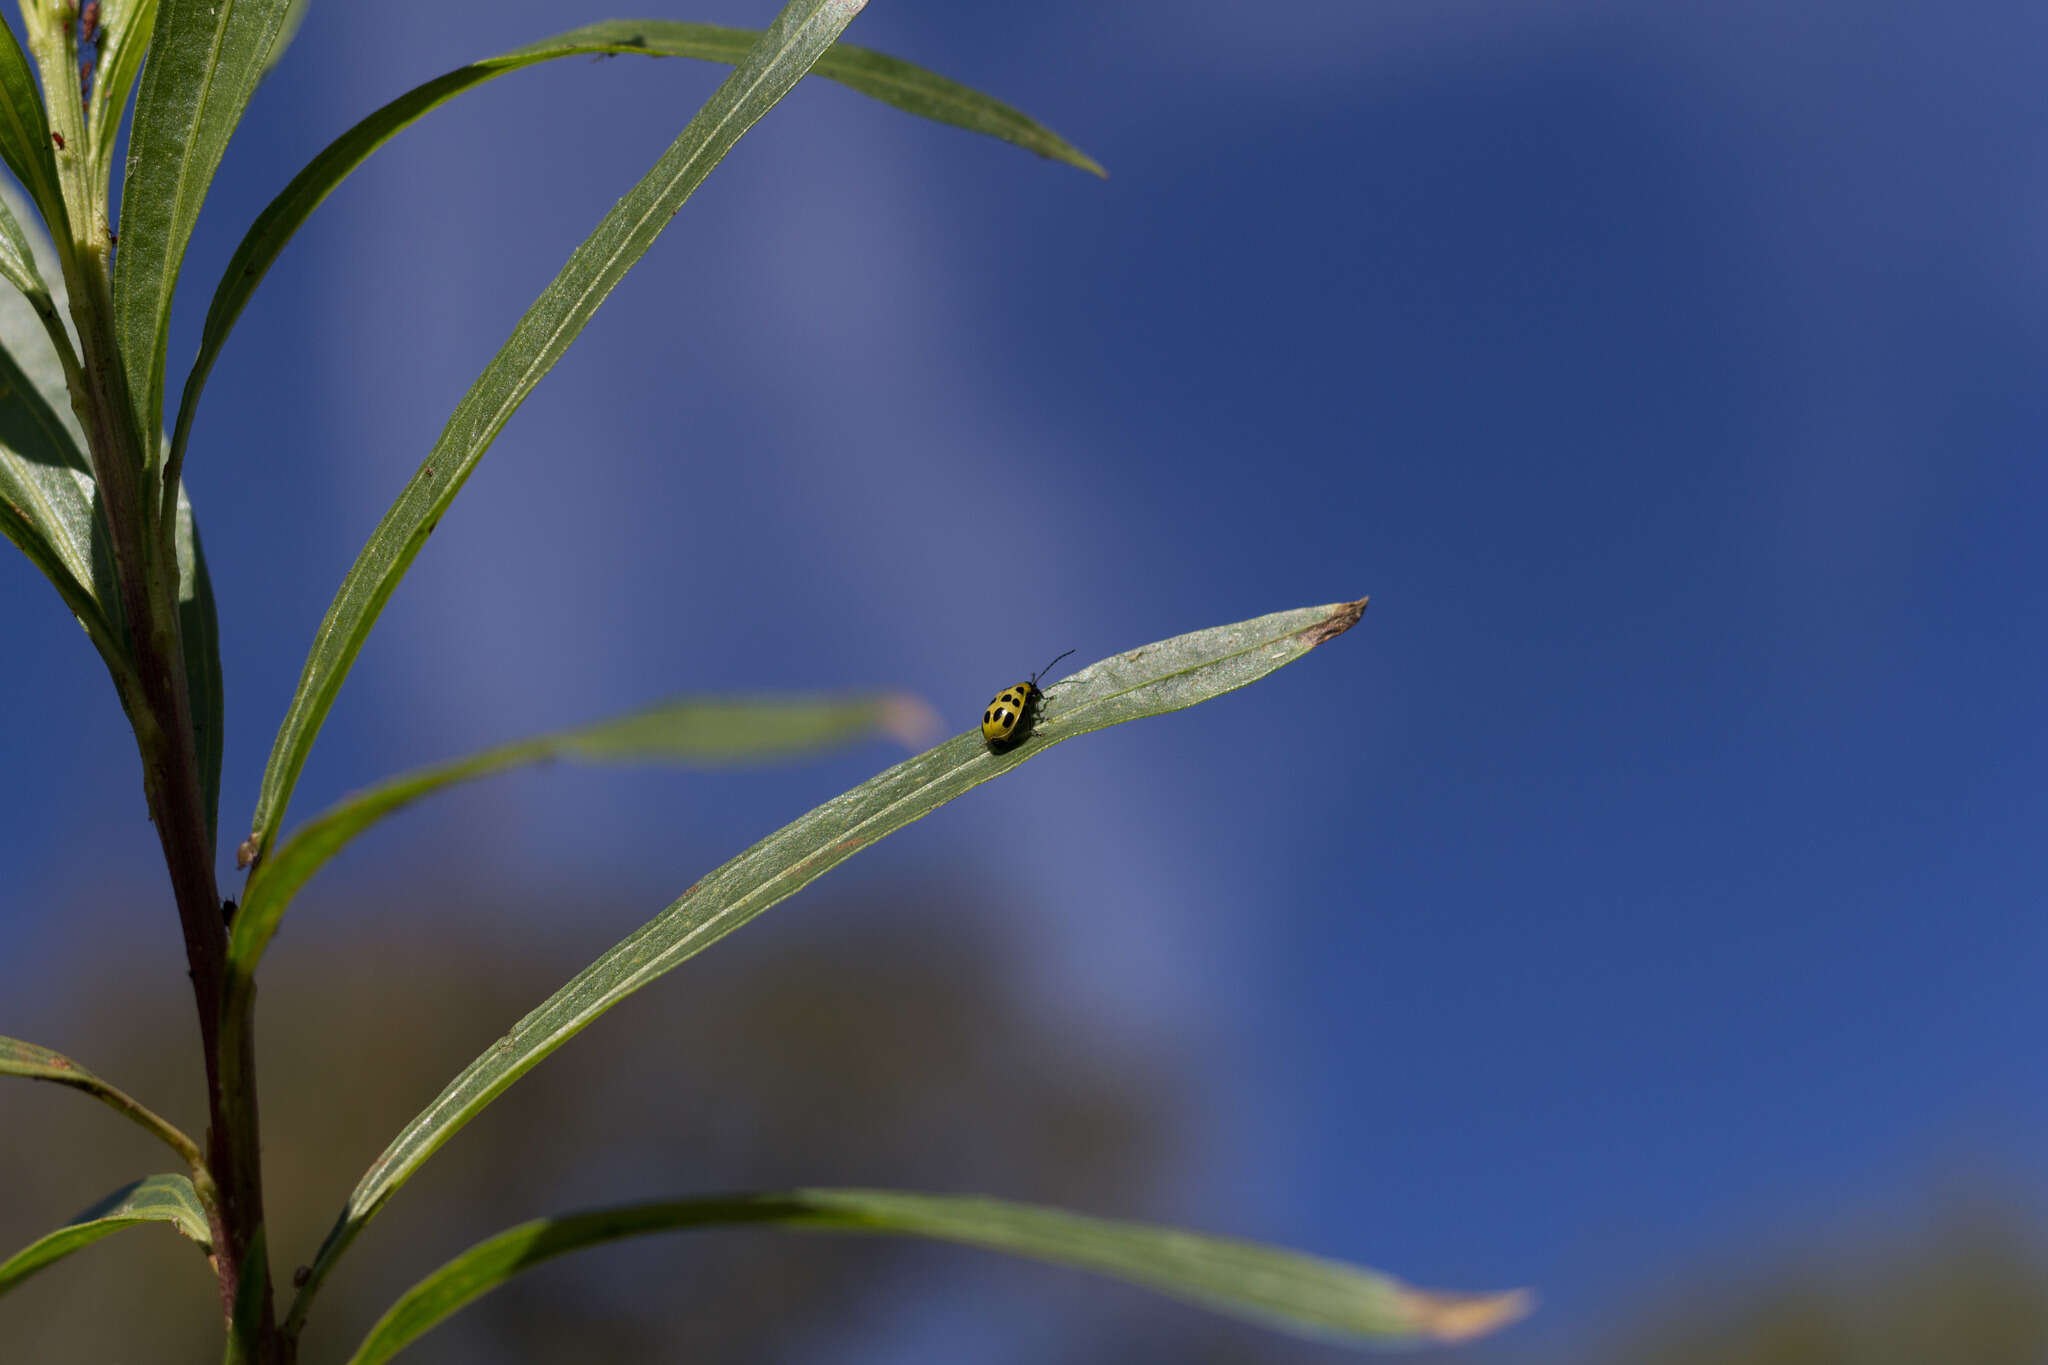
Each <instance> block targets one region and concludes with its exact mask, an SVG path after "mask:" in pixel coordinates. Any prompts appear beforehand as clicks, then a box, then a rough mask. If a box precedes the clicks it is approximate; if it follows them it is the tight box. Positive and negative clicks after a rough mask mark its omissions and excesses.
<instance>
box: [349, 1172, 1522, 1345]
mask: <svg viewBox="0 0 2048 1365" xmlns="http://www.w3.org/2000/svg"><path fill="white" fill-rule="evenodd" d="M760 1223H768V1224H775V1225H779V1226H782V1227H789V1228H800V1229H804V1230H807V1231H817V1232H853V1233H871V1234H882V1235H887V1236H897V1237H924V1238H931V1239H933V1240H936V1241H942V1242H955V1243H959V1244H961V1245H963V1246H971V1247H980V1248H982V1249H984V1250H987V1251H996V1252H1001V1253H1003V1254H1005V1255H1009V1256H1022V1257H1025V1258H1027V1259H1029V1260H1034V1261H1046V1262H1049V1263H1051V1264H1053V1265H1062V1266H1071V1267H1074V1268H1075V1269H1079V1270H1086V1271H1091V1272H1093V1273H1095V1274H1098V1275H1107V1276H1109V1277H1110V1278H1112V1279H1118V1280H1124V1281H1126V1282H1128V1283H1131V1284H1136V1285H1142V1286H1144V1287H1145V1288H1147V1289H1154V1290H1157V1291H1158V1292H1160V1293H1162V1294H1167V1295H1170V1296H1172V1297H1174V1298H1177V1299H1183V1300H1185V1301H1187V1302H1189V1303H1193V1304H1197V1305H1199V1306H1201V1307H1203V1308H1208V1309H1212V1310H1214V1311H1215V1312H1218V1313H1224V1314H1228V1315H1229V1316H1231V1317H1236V1318H1247V1319H1250V1320H1252V1321H1254V1322H1260V1323H1264V1324H1266V1325H1268V1326H1272V1327H1278V1328H1280V1329H1282V1330H1285V1331H1292V1332H1298V1333H1302V1334H1304V1335H1309V1336H1316V1337H1324V1338H1334V1339H1337V1340H1342V1341H1352V1342H1358V1343H1362V1344H1369V1345H1374V1346H1426V1345H1437V1344H1441V1343H1445V1342H1455V1341H1469V1340H1471V1339H1472V1338H1474V1337H1480V1336H1485V1335H1486V1334H1487V1333H1489V1332H1494V1331H1497V1330H1499V1329H1500V1328H1502V1327H1505V1326H1507V1325H1508V1324H1509V1323H1511V1322H1513V1321H1515V1320H1516V1319H1517V1318H1519V1317H1521V1316H1522V1315H1523V1314H1524V1313H1526V1312H1527V1311H1528V1306H1529V1296H1528V1295H1527V1294H1525V1293H1519V1292H1511V1293H1505V1294H1445V1293H1437V1292H1432V1291H1428V1290H1422V1289H1414V1288H1411V1287H1410V1286H1408V1285H1406V1284H1403V1283H1402V1282H1401V1281H1399V1280H1396V1279H1393V1278H1392V1277H1390V1276H1387V1275H1382V1274H1380V1273H1379V1272H1377V1271H1372V1270H1366V1269H1364V1268H1363V1267H1360V1266H1351V1265H1345V1264H1343V1263H1342V1262H1340V1261H1327V1260H1323V1259H1321V1258H1319V1257H1314V1256H1304V1255H1301V1254H1300V1253H1299V1252H1293V1251H1282V1250H1280V1249H1278V1248H1276V1247H1268V1246H1261V1245H1259V1244H1258V1243H1256V1242H1243V1241H1238V1240H1235V1239H1233V1238H1226V1237H1205V1236H1202V1235H1201V1234H1199V1233H1193V1232H1184V1231H1182V1230H1181V1229H1179V1228H1167V1227H1156V1226H1152V1225H1148V1224H1144V1223H1121V1222H1111V1221H1108V1220H1106V1219H1101V1218H1085V1217H1082V1216H1081V1215H1079V1214H1073V1213H1066V1212H1063V1211H1061V1210H1058V1209H1048V1208H1039V1207H1034V1206H1032V1205H1029V1204H1012V1203H1008V1202H1006V1201H1003V1200H999V1199H972V1198H960V1197H957V1196H948V1195H931V1194H904V1193H900V1192H898V1191H894V1190H790V1191H788V1192H786V1193H777V1194H740V1195H726V1196H722V1197H713V1198H708V1199H679V1200H673V1201H669V1202H664V1203H646V1204H629V1205H625V1206H623V1207H620V1208H611V1209H597V1210H593V1211H592V1212H589V1213H579V1214H572V1215H570V1216H568V1217H565V1218H541V1219H536V1220H535V1221H533V1222H531V1223H522V1224H520V1225H519V1226H518V1227H516V1228H511V1229H508V1230H507V1231H505V1232H501V1233H499V1234H498V1235H497V1236H496V1237H493V1238H491V1239H490V1240H489V1241H486V1242H480V1243H478V1244H477V1245H476V1246H474V1247H471V1248H470V1249H469V1250H468V1251H465V1252H463V1253H462V1254H461V1255H460V1256H458V1257H456V1258H455V1259H454V1260H452V1261H450V1262H448V1263H447V1264H446V1265H444V1266H442V1267H441V1268H440V1269H438V1270H436V1271H435V1272H434V1273H433V1274H431V1275H429V1276H427V1278H426V1279H424V1280H421V1281H420V1282H419V1283H418V1284H416V1285H414V1286H413V1287H412V1288H411V1289H409V1290H407V1291H406V1293H405V1296H404V1297H403V1298H401V1299H399V1301H398V1302H397V1303H396V1304H394V1305H392V1307H391V1311H390V1312H388V1313H386V1314H385V1315H384V1316H383V1317H382V1318H381V1319H379V1320H378V1322H377V1325H376V1326H374V1327H372V1328H371V1329H370V1334H369V1335H368V1336H367V1337H365V1338H364V1339H363V1344H362V1345H361V1346H358V1347H357V1348H356V1353H355V1354H354V1355H353V1356H351V1357H350V1358H349V1362H348V1365H382V1362H384V1361H386V1360H389V1359H391V1357H392V1356H394V1355H396V1354H398V1352H399V1351H401V1350H403V1349H404V1348H405V1347H406V1346H408V1345H410V1344H411V1343H412V1342H413V1341H415V1340H417V1339H418V1338H419V1337H420V1336H422V1335H424V1334H425V1333H426V1332H427V1331H429V1330H431V1329H432V1328H433V1327H435V1326H437V1325H438V1324H439V1323H441V1322H442V1321H443V1320H444V1319H446V1318H447V1317H448V1316H449V1315H450V1314H452V1313H454V1312H455V1311H456V1310H457V1309H459V1308H462V1307H463V1306H464V1305H466V1304H468V1303H470V1302H472V1301H474V1300H476V1299H478V1298H481V1297H482V1296H483V1295H485V1294H488V1293H489V1292H490V1291H491V1290H493V1289H496V1288H497V1287H498V1286H499V1285H501V1284H503V1283H505V1281H507V1280H509V1279H511V1278H512V1277H513V1276H514V1275H516V1274H518V1273H519V1272H520V1271H522V1270H527V1269H530V1268H532V1267H533V1266H536V1265H539V1264H541V1263H542V1262H544V1261H549V1260H552V1259H554V1258H555V1257H557V1256H563V1255H567V1254H568V1253H570V1252H572V1251H581V1250H583V1249H584V1248H586V1247H592V1246H601V1245H603V1244H604V1243H606V1242H613V1241H617V1240H619V1239H620V1238H624V1237H643V1236H646V1235H648V1234H650V1233H658V1232H678V1231H683V1230H686V1229H692V1228H707V1227H734V1226H747V1225H750V1224H760Z"/></svg>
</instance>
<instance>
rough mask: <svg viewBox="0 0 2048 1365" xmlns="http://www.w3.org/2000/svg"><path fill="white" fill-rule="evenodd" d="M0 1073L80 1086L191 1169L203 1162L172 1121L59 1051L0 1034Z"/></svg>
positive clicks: (63, 1084)
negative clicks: (172, 1152) (167, 1148)
mask: <svg viewBox="0 0 2048 1365" xmlns="http://www.w3.org/2000/svg"><path fill="white" fill-rule="evenodd" d="M0 1076H21V1077H24V1078H26V1079H28V1080H31V1081H49V1082H50V1083H51V1084H53V1085H61V1086H65V1087H68V1088H69V1089H72V1090H82V1091H84V1092H85V1093H86V1094H88V1095H90V1096H92V1097H93V1098H94V1099H96V1100H98V1101H99V1102H100V1103H101V1104H104V1105H106V1106H107V1107H108V1108H109V1109H111V1110H113V1111H114V1112H115V1113H117V1114H119V1115H121V1116H122V1117H123V1118H126V1119H129V1120H132V1121H133V1122H134V1123H136V1124H137V1125H138V1126H140V1127H141V1128H142V1129H143V1131H145V1132H147V1133H148V1134H150V1135H151V1136H152V1137H155V1138H158V1139H160V1140H161V1141H162V1142H163V1143H164V1145H165V1146H167V1147H169V1148H170V1149H171V1150H172V1151H174V1152H176V1153H177V1154H178V1155H179V1156H180V1157H182V1158H183V1159H184V1161H185V1163H186V1164H187V1165H188V1166H190V1167H192V1168H193V1169H194V1170H200V1169H201V1168H202V1166H203V1158H202V1157H201V1156H200V1154H199V1145H198V1144H197V1143H195V1142H193V1141H192V1139H191V1138H189V1137H187V1136H185V1134H184V1133H183V1132H181V1131H180V1130H179V1129H178V1127H177V1126H176V1125H175V1124H173V1123H171V1122H170V1121H169V1120H167V1119H165V1118H163V1117H162V1116H161V1115H158V1114H156V1113H155V1112H153V1111H152V1110H150V1109H149V1108H148V1107H147V1106H145V1105H144V1104H142V1103H141V1102H140V1101H139V1100H137V1099H135V1098H134V1097H133V1096H131V1095H130V1094H128V1092H126V1091H125V1090H123V1089H121V1088H120V1087H119V1086H117V1085H114V1084H113V1083H112V1082H110V1081H104V1080H101V1079H100V1078H99V1077H98V1076H96V1075H94V1074H93V1073H92V1072H90V1071H88V1070H86V1069H85V1068H84V1067H82V1066H80V1065H79V1064H78V1063H77V1062H74V1061H72V1060H71V1059H70V1058H69V1057H66V1056H65V1055H64V1054H63V1053H61V1052H52V1051H50V1049H48V1048H46V1047H38V1046H37V1045H36V1044H34V1043H25V1042H23V1041H22V1040H21V1039H19V1038H0Z"/></svg>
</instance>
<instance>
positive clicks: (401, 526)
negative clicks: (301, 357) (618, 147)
mask: <svg viewBox="0 0 2048 1365" xmlns="http://www.w3.org/2000/svg"><path fill="white" fill-rule="evenodd" d="M865 3H866V0H790V3H789V4H787V5H786V6H784V7H783V10H782V12H781V13H780V14H779V15H777V16H776V19H775V22H774V24H772V25H771V26H770V27H769V28H768V31H767V32H766V33H764V34H763V35H762V36H761V40H760V42H759V43H757V44H756V45H755V47H754V48H753V49H752V50H751V51H750V52H749V53H748V55H747V59H746V60H745V61H744V62H743V63H741V64H740V66H739V68H738V69H737V70H735V71H734V72H733V73H732V75H731V76H729V77H727V78H726V80H725V82H724V84H722V85H720V86H719V87H718V89H717V90H716V91H714V92H713V93H712V96H711V98H710V99H709V100H707V101H706V102H705V104H704V107H703V108H702V109H700V110H698V111H697V114H696V116H695V117H694V118H692V119H691V120H690V122H689V124H688V126H686V127H685V128H684V129H683V131H682V132H681V134H679V135H678V136H677V138H676V140H675V141H674V142H673V143H672V144H670V146H669V149H668V150H667V151H666V152H665V153H663V154H662V157H661V159H660V160H659V161H657V162H655V164H654V169H652V170H650V171H649V172H648V173H647V174H646V175H645V176H644V177H642V179H641V180H640V183H639V184H637V185H635V186H634V187H633V188H632V189H631V190H630V191H629V192H628V193H627V194H626V197H625V198H624V199H621V200H620V201H619V202H618V203H617V204H615V205H614V206H613V207H612V210H611V212H609V213H607V214H606V215H605V216H604V221H603V222H601V223H599V224H598V226H597V230H596V231H594V232H592V233H591V234H590V236H589V237H587V238H585V239H584V241H583V244H582V245H580V246H578V247H577V248H576V250H575V252H574V253H573V254H571V255H570V257H569V263H568V264H567V265H565V266H563V267H562V271H561V273H560V274H558V275H556V276H555V278H554V280H553V281H552V282H551V283H550V284H549V285H548V287H547V288H546V289H544V290H542V291H541V295H540V297H539V298H538V299H536V300H534V302H533V306H532V307H530V308H528V309H527V310H526V315H525V316H524V317H522V318H521V319H520V320H519V324H518V326H516V327H514V328H513V329H512V335H511V337H510V338H509V339H508V340H507V341H506V342H505V344H504V346H502V347H501V348H500V349H499V351H498V354H497V355H496V357H494V358H493V359H492V361H491V363H490V364H489V365H487V366H486V367H485V368H484V372H483V373H482V374H481V375H479V376H477V379H476V382H475V383H474V384H472V385H471V386H470V389H469V392H468V393H466V394H464V395H463V398H462V401H461V402H460V403H458V404H456V407H455V412H454V414H453V415H452V416H450V417H449V419H448V425H447V427H446V428H445V429H444V430H443V431H442V433H441V438H440V439H439V440H438V441H436V442H435V443H434V448H433V450H432V451H431V452H430V453H429V454H428V455H427V458H426V461H425V463H423V464H422V465H421V466H420V469H419V473H417V474H416V475H414V476H413V479H412V482H411V483H410V484H409V485H407V487H406V490H405V491H404V492H403V493H401V494H400V495H399V498H398V501H397V502H396V503H394V504H393V505H392V507H391V510H390V511H388V512H386V513H385V514H384V519H383V521H381V522H379V523H378V525H377V529H376V530H375V531H374V532H372V533H371V536H370V541H369V544H367V545H365V546H364V547H363V551H362V553H361V554H360V555H358V556H357V557H356V562H355V564H354V566H353V567H352V568H350V569H349V571H348V577H346V578H345V579H343V580H342V584H341V591H340V592H338V593H336V594H335V597H334V601H333V603H332V605H330V606H329V607H328V608H327V616H326V618H325V619H324V620H323V621H322V622H321V623H320V630H319V633H318V634H317V635H315V636H314V645H313V650H312V652H311V653H310V654H309V655H308V656H307V657H306V667H305V671H304V672H303V673H301V674H300V676H299V686H298V689H297V691H296V692H295V693H294V694H293V696H292V701H291V706H290V708H289V709H288V710H287V711H286V713H285V718H284V724H283V725H282V726H280V727H279V729H278V733H277V739H276V742H275V743H274V744H273V745H272V746H271V750H270V761H269V763H268V764H267V765H266V766H265V768H264V771H263V784H262V786H261V788H260V789H259V790H258V794H257V800H256V814H255V818H254V819H253V821H252V822H251V831H250V837H249V839H248V841H247V842H246V843H245V844H244V848H245V849H246V850H249V851H251V852H253V853H254V854H255V855H256V856H261V854H262V852H263V850H265V849H267V848H269V847H270V846H271V844H273V843H274V842H276V839H277V834H278V829H279V826H280V825H282V824H283V822H284V815H285V808H286V806H287V805H288V804H289V803H290V801H291V794H292V788H293V787H294V786H295V785H296V784H297V782H298V778H299V771H300V769H302V768H303V767H304V766H305V763H306V755H307V753H308V752H309V751H310V750H311V749H312V747H313V739H314V737H315V736H316V735H317V734H318V733H319V731H320V726H321V723H322V722H323V721H325V720H326V718H327V711H328V708H329V707H331V706H332V705H333V704H334V697H335V694H336V693H337V692H339V691H340V690H341V684H342V680H343V679H345V678H346V677H347V676H348V670H349V666H350V665H351V664H353V663H354V662H355V658H356V654H357V652H358V651H360V650H361V649H362V647H363V641H364V640H365V639H366V638H367V637H368V636H369V633H370V630H371V628H372V627H373V626H375V625H376V623H377V616H378V613H380V612H381V611H383V609H384V603H385V602H386V601H388V600H389V599H390V597H391V594H392V592H393V591H394V590H395V589H396V588H397V587H398V581H399V579H401V578H403V577H404V576H405V571H406V569H407V568H409V567H410V566H411V564H412V561H413V560H414V558H415V557H417V556H418V554H419V552H420V550H421V548H422V547H423V546H425V545H426V543H427V537H428V536H429V535H431V534H433V531H434V528H435V527H436V526H437V525H439V524H440V521H441V516H442V514H443V513H444V512H446V511H447V510H448V506H449V504H450V503H452V502H453V501H454V500H455V495H456V494H457V493H459V492H461V491H462V485H463V483H464V482H465V481H467V480H468V478H469V476H470V473H471V471H473V470H474V469H475V468H476V466H477V462H478V461H479V460H481V459H482V458H483V456H484V452H485V451H487V450H489V449H490V446H491V442H492V441H493V440H495V439H497V435H498V433H499V432H500V431H501V430H503V429H504V426H505V423H506V422H508V421H510V420H511V417H512V414H513V413H514V412H516V411H517V410H518V408H519V405H520V404H521V403H523V402H525V401H526V396H527V395H528V394H530V393H532V392H533V389H534V386H535V385H536V384H538V383H539V382H540V381H541V379H542V378H543V377H544V376H545V375H546V374H547V373H548V371H549V370H551V369H553V368H554V366H555V362H556V361H558V360H560V359H561V358H562V355H563V353H564V352H565V351H567V350H568V349H569V345H570V343H571V342H573V341H574V340H575V339H576V337H577V335H578V334H579V333H581V332H582V330H583V328H584V325H585V324H587V323H588V322H589V321H590V319H591V316H592V315H593V314H594V313H596V311H597V308H598V305H599V304H601V303H603V302H604V300H605V296H606V295H608V294H610V293H611V291H612V290H613V288H615V287H616V286H617V285H618V283H619V281H620V280H622V279H624V278H625V275H626V272H627V271H628V270H630V269H632V268H633V265H634V263H635V262H637V261H638V260H639V259H640V257H641V256H642V255H644V254H646V252H647V249H648V248H649V247H651V246H653V245H654V239H655V238H657V237H659V236H660V235H661V230H662V229H663V228H664V227H666V226H668V222H669V219H671V218H673V217H674V216H675V215H676V213H677V212H679V211H680V210H681V209H682V206H683V204H684V202H685V201H686V200H688V199H689V197H690V195H691V194H692V193H693V192H695V190H696V188H697V186H698V185H700V184H702V183H703V182H704V178H705V177H706V176H708V175H710V174H711V171H712V169H713V168H714V167H715V166H717V165H718V163H719V161H720V160H721V159H723V158H724V156H725V154H726V153H727V152H728V151H730V150H731V149H732V147H733V144H734V143H736V142H738V141H739V139H740V135H741V134H743V133H745V132H746V131H747V129H749V128H751V127H752V126H753V125H754V123H755V122H756V121H757V120H758V119H759V118H760V117H761V116H762V115H763V114H765V113H767V112H768V111H769V110H770V109H771V108H773V107H774V106H775V104H776V102H777V101H779V100H780V99H781V98H782V97H783V96H784V95H786V94H788V93H789V91H790V90H791V89H792V88H793V87H794V86H795V85H796V83H797V82H798V81H799V80H801V79H802V78H803V75H804V73H805V72H806V71H808V70H810V68H811V64H812V63H813V62H815V61H817V60H818V58H819V57H820V56H821V55H822V54H823V53H824V52H825V50H826V49H827V48H829V47H830V46H831V45H832V43H833V41H834V40H835V39H836V38H838V36H839V34H840V32H841V31H842V30H843V29H845V27H846V25H847V24H849V23H851V22H852V21H853V16H854V15H856V14H858V13H859V12H860V9H861V6H862V5H863V4H865Z"/></svg>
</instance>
